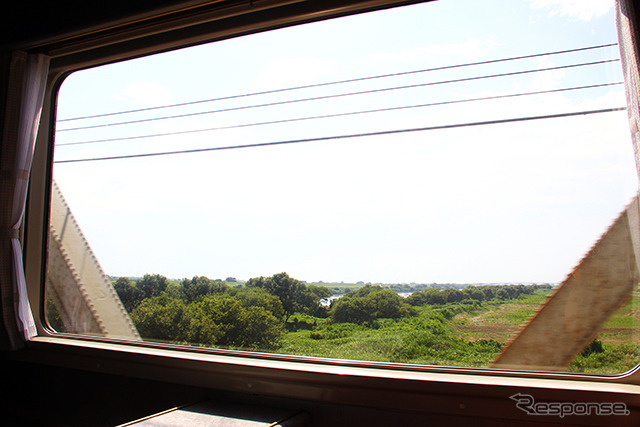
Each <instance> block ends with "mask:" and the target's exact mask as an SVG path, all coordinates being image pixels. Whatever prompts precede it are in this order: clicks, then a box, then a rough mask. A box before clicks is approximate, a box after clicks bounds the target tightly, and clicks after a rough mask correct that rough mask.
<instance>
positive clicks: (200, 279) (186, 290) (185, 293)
mask: <svg viewBox="0 0 640 427" xmlns="http://www.w3.org/2000/svg"><path fill="white" fill-rule="evenodd" d="M227 290H229V285H227V284H226V283H224V282H218V281H215V280H211V279H209V278H208V277H205V276H193V278H192V279H183V280H182V282H181V287H180V296H181V297H182V299H184V300H185V302H187V303H191V302H193V301H195V300H196V299H198V298H199V297H203V296H205V295H209V294H213V293H224V292H226V291H227Z"/></svg>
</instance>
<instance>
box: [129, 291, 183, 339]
mask: <svg viewBox="0 0 640 427" xmlns="http://www.w3.org/2000/svg"><path fill="white" fill-rule="evenodd" d="M131 320H132V321H133V323H134V324H135V325H136V328H137V329H138V332H139V333H140V336H141V337H142V338H144V339H152V340H159V341H170V342H193V341H192V335H193V333H194V331H193V330H192V327H193V326H194V325H193V324H192V322H191V319H190V317H189V316H188V315H187V306H186V304H185V303H184V301H182V300H179V299H177V298H170V297H168V296H166V295H162V296H157V297H152V298H148V299H145V300H144V301H142V302H141V303H140V304H139V305H138V307H137V308H136V309H135V310H133V311H132V312H131Z"/></svg>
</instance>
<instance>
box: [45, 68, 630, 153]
mask: <svg viewBox="0 0 640 427" xmlns="http://www.w3.org/2000/svg"><path fill="white" fill-rule="evenodd" d="M619 61H620V60H619V59H607V60H601V61H591V62H582V63H578V64H569V65H559V66H555V67H546V68H538V69H527V70H520V71H511V72H508V73H497V74H489V75H482V76H472V77H463V78H458V79H449V80H440V81H436V82H427V83H416V84H411V85H403V86H393V87H386V88H377V89H369V90H364V91H356V92H347V93H339V94H331V95H322V96H315V97H309V98H299V99H290V100H284V101H275V102H268V103H262V104H254V105H245V106H238V107H229V108H223V109H218V110H212V111H200V112H195V113H185V114H178V115H172V116H163V117H152V118H146V119H139V120H131V121H126V122H116V123H105V124H97V125H90V126H81V127H75V128H67V129H58V130H57V132H69V131H77V130H86V129H97V128H104V127H112V126H122V125H131V124H140V123H145V122H151V121H158V120H168V119H176V118H186V117H194V116H200V115H205V114H214V113H223V112H231V111H239V110H247V109H252V108H263V107H273V106H277V105H288V104H293V103H300V102H310V101H320V100H326V99H334V98H340V97H346V96H357V95H366V94H373V93H380V92H388V91H396V90H404V89H415V88H418V87H428V86H436V85H443V84H451V83H462V82H469V81H476V80H483V79H492V78H499V77H510V76H517V75H523V74H531V73H539V72H545V71H557V70H564V69H569V68H577V67H586V66H592V65H602V64H607V63H612V62H619ZM101 142H102V141H101Z"/></svg>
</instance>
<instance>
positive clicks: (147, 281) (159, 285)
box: [136, 274, 169, 298]
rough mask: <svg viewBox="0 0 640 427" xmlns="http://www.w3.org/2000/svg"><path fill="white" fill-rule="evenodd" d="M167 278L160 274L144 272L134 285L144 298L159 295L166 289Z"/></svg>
mask: <svg viewBox="0 0 640 427" xmlns="http://www.w3.org/2000/svg"><path fill="white" fill-rule="evenodd" d="M168 285H169V280H167V278H166V277H164V276H161V275H160V274H145V275H144V277H143V278H142V279H140V280H138V282H137V284H136V287H137V288H138V289H140V290H141V291H142V293H143V294H144V298H153V297H157V296H160V294H162V292H164V291H165V290H166V289H167V286H168Z"/></svg>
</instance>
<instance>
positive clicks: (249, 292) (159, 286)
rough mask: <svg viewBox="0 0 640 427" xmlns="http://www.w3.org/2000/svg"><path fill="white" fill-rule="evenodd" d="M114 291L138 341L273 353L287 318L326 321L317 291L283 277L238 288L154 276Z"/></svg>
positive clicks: (121, 283)
mask: <svg viewBox="0 0 640 427" xmlns="http://www.w3.org/2000/svg"><path fill="white" fill-rule="evenodd" d="M114 288H115V290H116V292H117V293H118V295H119V297H120V299H121V301H122V303H123V305H124V307H125V309H126V310H127V311H128V312H129V315H130V317H131V320H132V321H133V323H134V324H135V326H136V328H137V329H138V332H139V333H140V336H141V337H143V338H144V339H151V340H159V341H170V342H174V343H175V342H177V343H184V344H200V345H205V346H210V347H212V346H216V347H236V348H249V349H273V348H276V347H277V346H278V343H279V340H280V338H281V337H282V334H283V333H284V326H285V323H286V322H287V320H288V319H289V317H290V316H291V315H292V314H293V313H308V314H311V315H313V316H317V317H326V316H328V313H327V308H326V307H324V306H322V304H321V303H320V302H321V300H323V299H325V298H328V297H329V296H331V291H330V290H328V289H327V288H325V287H322V286H314V285H305V284H303V283H301V282H300V281H298V280H296V279H293V278H291V277H289V276H288V275H287V274H286V273H280V274H276V275H274V276H272V277H258V278H254V279H250V280H249V281H248V282H246V283H245V284H244V285H241V284H239V285H236V286H233V287H232V286H229V284H227V283H226V282H220V281H215V280H211V279H208V278H207V277H203V276H195V277H193V278H191V279H183V280H182V281H180V282H179V283H175V282H170V281H169V280H168V279H167V278H166V277H164V276H161V275H158V274H153V275H152V274H147V275H145V276H144V277H143V278H142V279H139V280H131V279H128V278H126V277H121V278H119V279H117V280H116V281H115V283H114Z"/></svg>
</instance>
